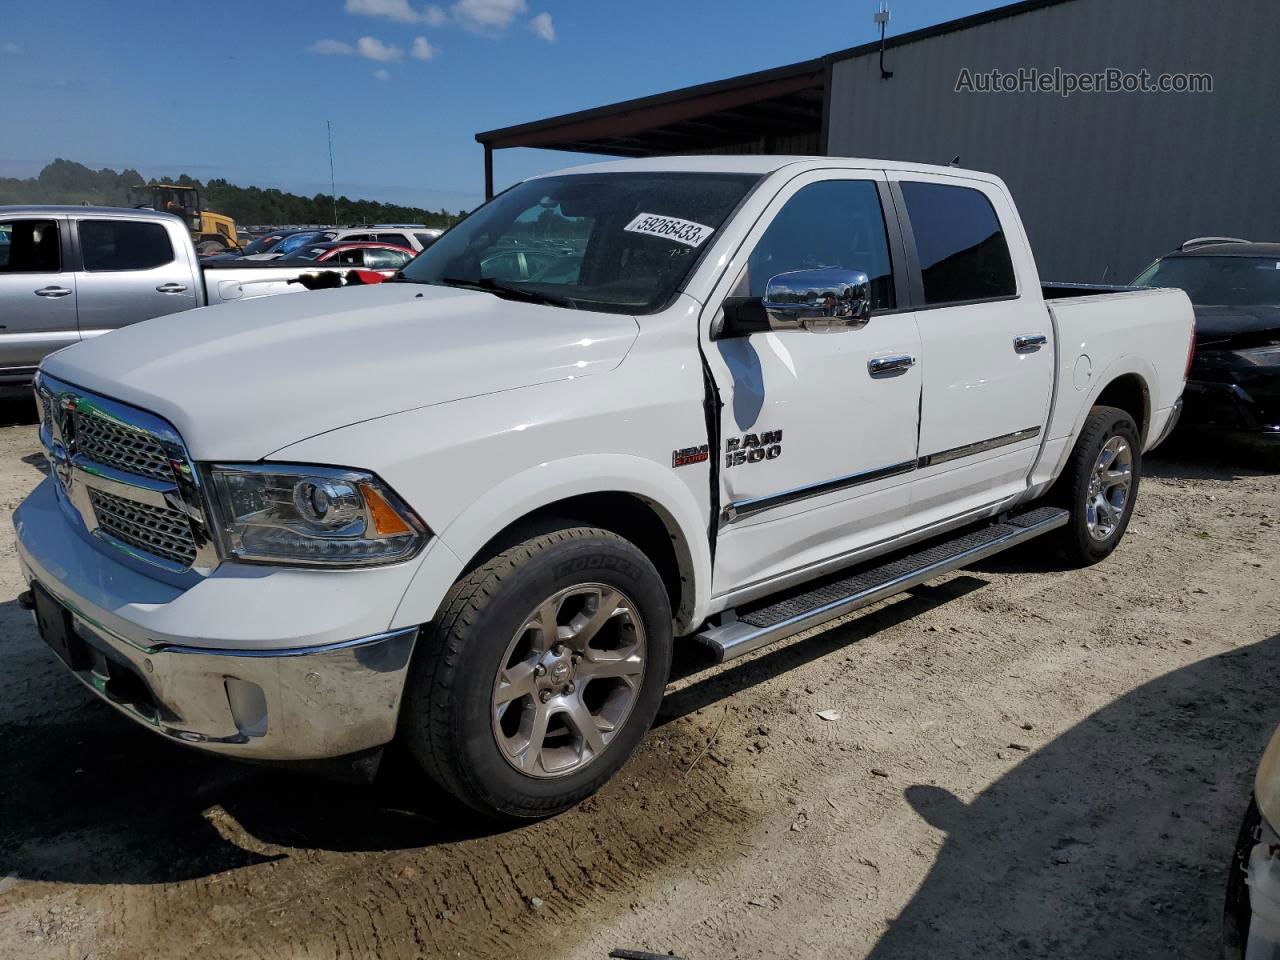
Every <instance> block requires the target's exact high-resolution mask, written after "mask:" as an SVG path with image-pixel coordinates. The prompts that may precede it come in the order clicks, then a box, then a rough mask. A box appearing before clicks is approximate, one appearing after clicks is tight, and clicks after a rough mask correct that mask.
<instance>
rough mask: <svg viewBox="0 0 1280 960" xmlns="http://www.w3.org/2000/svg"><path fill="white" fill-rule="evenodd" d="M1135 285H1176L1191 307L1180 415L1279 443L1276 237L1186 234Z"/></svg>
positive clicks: (1279, 248) (1279, 253) (1279, 256)
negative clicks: (1191, 336)
mask: <svg viewBox="0 0 1280 960" xmlns="http://www.w3.org/2000/svg"><path fill="white" fill-rule="evenodd" d="M1134 285H1135V286H1140V287H1180V288H1181V289H1183V290H1185V291H1186V293H1187V296H1189V297H1190V298H1191V303H1192V304H1193V305H1194V307H1195V313H1196V350H1195V357H1194V359H1193V360H1192V363H1191V373H1190V377H1189V379H1188V381H1187V389H1186V392H1185V393H1184V394H1183V414H1182V416H1183V422H1184V423H1186V424H1187V425H1188V426H1193V427H1204V428H1212V429H1213V430H1215V431H1219V432H1221V433H1223V434H1229V435H1231V436H1233V437H1235V438H1237V439H1242V440H1246V441H1250V442H1254V443H1258V442H1261V443H1265V444H1267V445H1268V446H1273V447H1280V243H1250V242H1248V241H1245V240H1234V239H1230V238H1224V237H1207V238H1204V239H1201V240H1189V241H1188V242H1186V243H1184V244H1183V245H1182V247H1181V248H1180V249H1178V250H1176V251H1174V252H1173V253H1170V254H1167V255H1166V256H1164V257H1161V258H1160V259H1159V260H1157V261H1156V262H1155V263H1153V264H1152V265H1151V266H1149V267H1148V268H1147V269H1146V270H1144V271H1143V272H1142V274H1141V275H1140V276H1139V277H1138V279H1137V280H1135V281H1134Z"/></svg>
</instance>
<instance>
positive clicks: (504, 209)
mask: <svg viewBox="0 0 1280 960" xmlns="http://www.w3.org/2000/svg"><path fill="white" fill-rule="evenodd" d="M758 179H759V177H757V176H755V175H747V174H722V173H669V172H668V173H601V174H578V175H575V176H564V177H547V178H545V179H539V180H529V181H526V182H525V183H521V184H519V185H517V186H515V187H512V188H511V189H510V190H508V191H507V192H506V193H503V194H501V195H500V196H498V197H497V198H495V199H494V200H492V201H491V202H489V203H487V204H485V205H484V206H483V207H481V208H480V209H478V210H477V211H476V212H475V213H473V214H472V215H471V216H469V217H468V218H467V219H466V220H463V221H462V222H461V223H459V224H458V225H457V226H455V227H454V228H453V229H451V230H449V231H448V232H447V233H446V234H444V236H442V237H441V238H440V239H439V240H437V241H436V242H435V243H434V244H432V245H431V247H430V248H428V249H427V250H425V251H424V252H423V253H421V254H419V255H418V257H417V259H415V260H414V261H413V262H412V263H410V264H409V265H408V266H407V267H405V268H404V270H403V275H404V277H405V279H407V280H410V281H413V282H416V283H434V284H442V285H445V286H464V287H465V286H475V287H480V288H488V289H495V290H504V291H517V292H518V293H520V294H521V295H522V296H524V295H527V296H528V297H529V298H530V299H537V298H546V299H547V300H548V301H552V302H557V301H558V302H565V303H569V304H571V305H573V306H576V307H580V308H582V309H586V310H601V311H607V312H616V313H652V312H654V311H655V310H660V309H662V308H663V307H665V306H666V305H667V304H668V303H669V302H670V301H671V299H672V298H673V297H674V296H675V294H676V292H677V291H678V290H679V289H680V286H681V285H682V284H683V283H684V281H685V278H686V277H688V275H689V273H690V271H691V270H692V269H693V266H694V264H695V263H697V261H698V258H699V257H700V256H701V254H702V252H703V251H704V250H706V249H707V247H709V246H710V243H711V239H712V237H713V235H714V234H715V231H716V230H718V229H719V228H720V227H721V225H722V224H723V223H724V221H725V219H726V218H727V217H728V216H729V214H730V213H731V212H732V211H733V209H734V208H735V207H736V206H737V205H738V204H739V203H740V202H741V200H742V198H743V197H744V196H746V194H747V191H748V190H750V189H751V187H752V186H753V185H754V184H755V183H756V181H757V180H758Z"/></svg>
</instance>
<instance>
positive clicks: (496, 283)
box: [437, 277, 578, 310]
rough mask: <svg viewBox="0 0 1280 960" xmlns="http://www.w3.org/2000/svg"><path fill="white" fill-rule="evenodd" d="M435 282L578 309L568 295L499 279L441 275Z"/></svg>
mask: <svg viewBox="0 0 1280 960" xmlns="http://www.w3.org/2000/svg"><path fill="white" fill-rule="evenodd" d="M437 282H438V283H442V284H444V285H445V286H449V287H462V288H464V289H467V290H481V291H483V292H485V293H492V294H493V295H494V296H495V297H501V298H502V299H504V300H517V301H520V302H522V303H542V304H547V305H548V306H552V307H568V308H569V309H571V310H577V309H578V301H576V300H573V299H571V298H569V297H557V296H554V295H552V294H549V293H537V292H535V291H533V290H526V289H525V288H524V287H513V286H511V285H510V284H506V283H503V282H502V281H501V280H494V279H492V278H488V277H486V278H483V279H480V280H460V279H458V278H457V277H441V278H440V279H439V280H438V281H437Z"/></svg>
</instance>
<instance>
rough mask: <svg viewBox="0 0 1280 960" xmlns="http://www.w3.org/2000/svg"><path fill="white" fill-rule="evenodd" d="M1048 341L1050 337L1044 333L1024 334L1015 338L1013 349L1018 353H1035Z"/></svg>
mask: <svg viewBox="0 0 1280 960" xmlns="http://www.w3.org/2000/svg"><path fill="white" fill-rule="evenodd" d="M1048 342H1049V338H1048V337H1046V336H1045V335H1044V334H1043V333H1031V334H1024V335H1023V336H1021V337H1014V338H1013V349H1014V350H1016V351H1017V352H1018V353H1035V351H1037V350H1039V349H1040V348H1041V347H1043V346H1044V345H1045V344H1046V343H1048Z"/></svg>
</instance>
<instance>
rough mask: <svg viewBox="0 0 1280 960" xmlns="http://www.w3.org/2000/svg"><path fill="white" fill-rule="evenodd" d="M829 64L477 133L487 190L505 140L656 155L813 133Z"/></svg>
mask: <svg viewBox="0 0 1280 960" xmlns="http://www.w3.org/2000/svg"><path fill="white" fill-rule="evenodd" d="M828 71H829V67H828V61H827V59H826V58H823V59H819V60H808V61H805V62H804V63H795V64H791V65H789V66H785V67H778V68H776V69H773V70H765V71H762V72H760V73H751V74H744V75H743V76H738V77H730V78H729V79H727V80H717V81H716V82H714V83H704V84H700V85H698V86H693V87H685V88H683V89H680V90H671V91H668V92H666V93H660V94H656V95H654V96H651V97H641V98H640V99H637V100H625V101H623V102H621V103H615V104H610V105H608V106H604V107H596V108H594V109H591V110H582V111H579V112H577V113H567V114H564V115H562V116H558V117H550V118H548V119H545V120H534V121H532V122H530V123H522V124H520V125H518V126H514V127H504V128H503V129H501V130H489V131H486V132H485V133H477V134H476V140H477V141H479V142H480V143H481V144H482V145H483V146H484V182H485V197H486V198H489V197H492V196H493V151H494V150H501V149H504V148H507V147H538V148H541V149H545V150H571V151H574V152H576V153H595V154H605V155H608V156H614V157H653V156H664V155H668V154H686V153H711V152H714V153H726V152H732V150H733V148H734V147H736V146H739V145H743V144H749V143H758V142H759V141H760V140H761V139H763V140H764V141H765V142H766V144H768V142H769V141H771V140H775V139H778V138H784V137H797V136H805V135H812V136H814V137H817V136H819V135H820V134H821V131H822V128H823V121H824V117H825V114H826V111H825V109H824V106H825V101H826V96H827V85H828V84H827V78H828ZM765 152H773V151H772V150H770V149H768V148H767V147H766V150H765Z"/></svg>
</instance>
